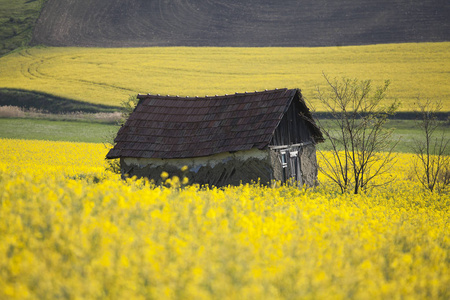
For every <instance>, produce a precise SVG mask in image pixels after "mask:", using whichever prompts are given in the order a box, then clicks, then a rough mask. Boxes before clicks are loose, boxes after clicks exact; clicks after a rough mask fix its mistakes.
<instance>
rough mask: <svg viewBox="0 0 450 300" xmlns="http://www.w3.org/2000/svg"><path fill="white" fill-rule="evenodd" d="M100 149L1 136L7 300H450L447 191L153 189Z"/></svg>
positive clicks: (1, 266)
mask: <svg viewBox="0 0 450 300" xmlns="http://www.w3.org/2000/svg"><path fill="white" fill-rule="evenodd" d="M106 151H107V150H106V149H105V147H104V146H103V145H101V144H82V143H65V142H47V141H23V140H8V139H0V220H1V221H0V240H1V242H0V299H55V298H67V299H449V298H450V223H449V221H450V220H449V207H450V199H449V197H448V194H445V193H444V194H441V195H437V194H430V193H427V192H425V191H423V190H421V189H420V186H419V185H418V184H417V183H416V182H415V181H414V180H411V178H410V171H411V158H412V156H411V155H409V154H399V157H398V165H396V167H395V168H394V169H393V170H392V172H391V173H390V174H389V176H396V178H397V179H396V181H394V182H393V183H392V184H391V185H389V186H387V187H384V188H379V189H377V190H374V191H372V192H371V193H368V194H362V195H350V194H348V195H341V194H339V193H336V192H335V191H334V190H333V188H331V187H329V186H328V184H327V183H326V182H322V185H321V186H320V187H318V188H317V189H314V190H297V189H295V188H292V187H279V188H267V187H259V186H251V185H245V186H239V187H227V188H222V189H216V188H209V189H208V188H203V189H200V188H199V187H198V186H187V187H185V188H173V187H172V188H166V187H155V186H153V185H151V184H150V183H149V182H147V181H145V180H133V179H131V180H128V181H122V180H121V179H120V178H119V177H118V176H117V175H114V174H110V173H108V172H105V171H104V166H105V161H104V156H105V154H106Z"/></svg>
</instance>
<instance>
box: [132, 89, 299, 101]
mask: <svg viewBox="0 0 450 300" xmlns="http://www.w3.org/2000/svg"><path fill="white" fill-rule="evenodd" d="M288 90H296V89H288V88H275V89H271V90H267V89H266V90H264V91H258V90H256V91H254V92H248V91H245V92H236V93H234V94H225V95H217V94H216V95H205V96H203V97H202V96H179V95H165V96H164V95H161V94H150V93H148V94H141V93H139V94H138V95H137V98H139V99H143V98H147V97H158V98H165V99H179V100H181V99H190V100H191V99H210V98H224V97H232V96H249V95H256V94H264V93H274V92H280V91H288Z"/></svg>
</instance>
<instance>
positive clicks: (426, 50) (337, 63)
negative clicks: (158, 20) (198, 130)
mask: <svg viewBox="0 0 450 300" xmlns="http://www.w3.org/2000/svg"><path fill="white" fill-rule="evenodd" d="M449 48H450V43H422V44H388V45H373V46H348V47H326V48H189V47H179V48H178V47H177V48H111V49H98V48H30V49H26V50H22V51H19V52H16V53H13V54H10V55H8V56H5V57H2V58H0V70H1V72H0V88H16V89H26V90H33V91H39V92H45V93H48V94H53V95H56V96H61V97H64V98H69V99H74V100H80V101H85V102H91V103H96V104H107V105H116V106H117V105H119V104H120V102H121V101H123V100H126V99H128V97H129V96H130V95H131V94H137V93H145V94H146V93H154V94H169V95H180V96H204V95H216V94H226V93H228V94H230V93H234V92H243V91H255V90H264V89H274V88H284V87H287V88H301V89H302V92H303V94H304V96H305V97H306V98H307V99H308V100H309V101H311V102H312V104H313V105H314V106H316V108H317V109H318V110H319V111H320V110H321V107H320V105H319V104H318V103H316V102H315V100H314V98H315V93H316V88H317V87H318V86H322V85H324V79H323V76H322V73H326V74H327V75H328V76H330V77H338V78H339V77H341V76H345V77H349V78H358V79H371V80H373V82H374V84H375V85H380V84H382V83H383V82H384V80H390V81H391V87H390V91H389V99H387V100H388V102H390V101H392V100H393V99H395V98H397V99H398V100H400V101H401V102H402V106H401V107H400V111H411V109H412V106H413V103H414V102H415V101H416V100H417V97H420V98H423V99H430V100H433V101H441V102H442V103H443V104H444V107H443V111H446V112H449V111H450V85H449V84H448V82H450V51H448V49H449Z"/></svg>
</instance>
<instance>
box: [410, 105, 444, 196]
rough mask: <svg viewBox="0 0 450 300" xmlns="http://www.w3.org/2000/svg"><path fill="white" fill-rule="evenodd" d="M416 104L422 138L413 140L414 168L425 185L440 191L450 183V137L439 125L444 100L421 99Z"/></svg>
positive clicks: (431, 189)
mask: <svg viewBox="0 0 450 300" xmlns="http://www.w3.org/2000/svg"><path fill="white" fill-rule="evenodd" d="M416 105H417V108H418V110H416V113H418V120H417V124H418V125H419V127H420V129H421V130H422V134H423V136H422V139H421V140H417V139H415V140H414V145H413V150H414V153H415V156H416V159H415V161H414V171H415V174H416V177H417V179H418V180H419V182H420V183H421V184H422V185H423V187H424V188H426V189H428V190H430V191H431V192H433V191H437V192H441V191H442V190H443V189H444V188H445V187H446V186H448V185H449V184H450V156H449V153H448V152H449V151H450V149H449V148H450V147H449V142H450V139H449V138H447V137H446V135H445V130H444V127H443V126H440V125H441V124H442V123H443V122H440V121H439V120H438V118H437V114H438V113H439V111H440V110H441V108H442V103H440V102H436V103H433V102H432V101H430V100H427V101H426V102H421V101H420V99H418V101H417V103H416ZM439 131H441V133H440V134H439Z"/></svg>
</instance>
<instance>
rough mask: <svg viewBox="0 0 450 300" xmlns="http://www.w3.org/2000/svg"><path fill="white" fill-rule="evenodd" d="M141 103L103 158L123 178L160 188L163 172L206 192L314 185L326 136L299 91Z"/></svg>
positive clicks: (145, 98) (154, 98)
mask: <svg viewBox="0 0 450 300" xmlns="http://www.w3.org/2000/svg"><path fill="white" fill-rule="evenodd" d="M138 98H139V103H138V104H137V106H136V108H135V109H134V111H133V113H132V114H131V115H130V117H129V119H128V120H127V121H126V123H125V124H124V125H123V126H122V127H121V128H120V130H119V132H118V134H117V137H116V138H115V140H114V141H115V146H114V148H112V149H111V150H110V151H109V153H108V154H107V158H108V159H115V158H120V165H121V170H122V175H123V176H137V177H142V176H145V177H148V178H149V179H151V180H154V181H156V182H159V181H160V180H161V177H160V176H161V173H162V172H163V171H165V172H168V173H169V176H174V175H177V176H181V175H186V176H187V177H188V178H189V182H190V183H199V184H202V185H203V184H208V185H210V186H226V185H239V184H241V183H244V184H245V183H251V182H260V183H262V184H270V183H272V182H273V181H281V182H287V181H293V182H296V183H298V184H299V185H303V184H306V185H309V186H313V185H315V184H316V181H317V162H316V150H315V145H316V143H318V142H321V141H323V136H322V133H321V132H320V130H319V128H318V127H317V126H316V124H315V123H314V121H313V119H312V117H311V113H310V111H309V109H308V108H307V106H306V104H305V101H304V100H303V98H302V94H301V92H300V90H298V89H276V90H269V91H267V90H266V91H262V92H254V93H253V92H252V93H236V94H231V95H225V96H212V97H210V96H206V97H178V96H177V97H173V96H160V95H150V94H148V95H138ZM183 166H187V167H188V171H187V172H185V173H184V174H182V171H181V168H182V167H183Z"/></svg>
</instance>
